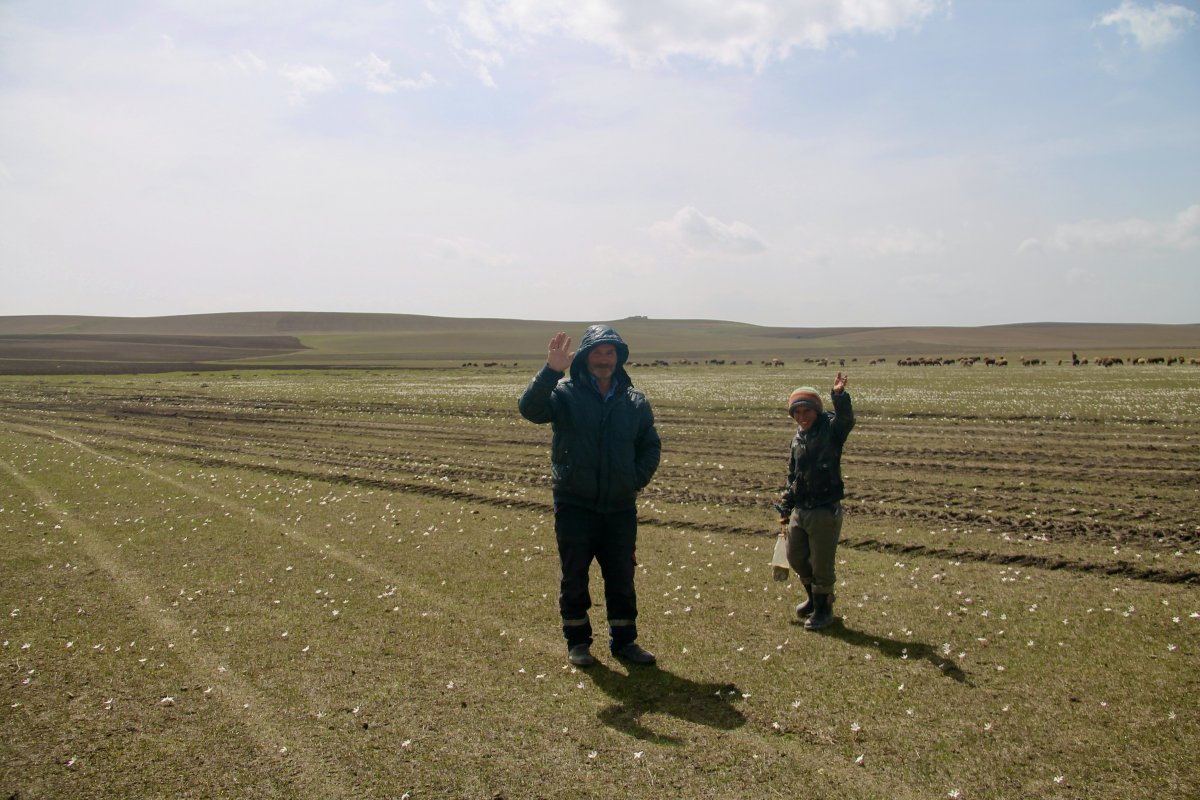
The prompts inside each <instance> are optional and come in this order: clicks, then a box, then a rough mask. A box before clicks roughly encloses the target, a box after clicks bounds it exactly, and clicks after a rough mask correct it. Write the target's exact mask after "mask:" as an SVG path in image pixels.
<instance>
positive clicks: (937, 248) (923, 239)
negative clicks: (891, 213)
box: [852, 225, 946, 258]
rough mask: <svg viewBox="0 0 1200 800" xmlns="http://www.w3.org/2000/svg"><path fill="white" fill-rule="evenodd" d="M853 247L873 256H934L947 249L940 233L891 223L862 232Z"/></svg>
mask: <svg viewBox="0 0 1200 800" xmlns="http://www.w3.org/2000/svg"><path fill="white" fill-rule="evenodd" d="M852 249H853V250H854V251H855V252H856V253H857V254H859V255H863V256H867V257H871V258H895V257H914V256H934V255H940V254H941V253H944V252H945V251H946V242H945V240H944V239H943V237H942V235H941V234H940V233H938V234H929V233H925V232H924V231H920V230H917V229H915V228H900V227H897V226H894V225H889V226H887V227H886V228H883V229H882V230H873V231H866V232H864V233H862V234H860V235H859V236H858V237H856V238H855V239H854V241H853V243H852Z"/></svg>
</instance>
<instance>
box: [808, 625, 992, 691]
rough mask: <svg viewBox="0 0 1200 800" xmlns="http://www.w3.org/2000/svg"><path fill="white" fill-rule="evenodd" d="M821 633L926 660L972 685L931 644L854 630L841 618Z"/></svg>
mask: <svg viewBox="0 0 1200 800" xmlns="http://www.w3.org/2000/svg"><path fill="white" fill-rule="evenodd" d="M792 624H793V625H803V624H804V623H802V622H793V623H792ZM822 633H824V634H825V635H826V636H832V637H834V638H835V639H841V640H842V641H843V642H846V643H847V644H852V645H855V646H857V647H870V648H873V649H876V650H878V651H879V652H880V653H882V654H883V655H885V656H887V657H889V658H898V659H908V660H910V661H913V660H918V659H919V660H921V661H928V662H929V663H930V664H932V665H933V666H935V667H937V668H938V669H939V670H940V671H941V673H942V674H943V675H945V676H946V677H947V678H953V679H954V680H956V681H958V682H959V683H963V684H966V685H967V686H973V685H974V684H972V683H971V681H970V680H969V679H968V678H967V674H966V673H965V672H963V671H962V668H961V667H959V666H958V664H957V663H955V661H954V659H953V658H950V656H948V655H942V654H941V653H939V652H938V651H937V649H936V648H935V647H933V646H932V645H928V644H925V643H923V642H900V641H897V640H895V639H888V638H887V637H886V636H876V635H874V634H870V633H865V632H863V631H856V630H854V629H853V628H847V627H846V626H845V624H843V622H842V621H841V620H838V621H837V622H836V623H835V624H834V625H831V626H830V627H828V628H826V629H825V630H823V631H822Z"/></svg>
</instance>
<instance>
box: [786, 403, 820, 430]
mask: <svg viewBox="0 0 1200 800" xmlns="http://www.w3.org/2000/svg"><path fill="white" fill-rule="evenodd" d="M792 419H794V420H796V424H797V425H799V426H800V430H802V431H804V432H805V433H808V429H809V428H811V427H812V426H813V423H814V422H816V421H817V412H816V411H815V410H813V409H811V408H809V407H808V406H796V410H795V411H793V412H792Z"/></svg>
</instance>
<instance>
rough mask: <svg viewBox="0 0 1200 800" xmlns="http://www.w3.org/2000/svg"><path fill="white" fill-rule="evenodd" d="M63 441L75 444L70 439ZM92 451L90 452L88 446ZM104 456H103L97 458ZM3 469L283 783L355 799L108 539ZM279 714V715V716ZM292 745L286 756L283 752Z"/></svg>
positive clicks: (3, 465) (314, 794) (308, 792)
mask: <svg viewBox="0 0 1200 800" xmlns="http://www.w3.org/2000/svg"><path fill="white" fill-rule="evenodd" d="M63 441H67V442H69V441H70V440H68V439H65V438H64V439H63ZM83 449H85V450H88V448H86V447H85V448H83ZM96 455H99V456H101V457H104V458H107V456H103V454H96ZM0 469H3V470H4V471H5V472H7V473H8V474H9V475H10V476H12V478H13V479H14V480H15V481H16V482H17V483H18V484H20V485H21V486H22V487H23V488H24V489H25V491H27V492H28V493H29V494H30V495H32V496H33V497H34V498H35V499H36V500H37V502H38V503H39V504H40V505H41V507H42V508H43V509H45V510H46V511H49V512H50V513H53V514H55V515H56V516H58V517H59V518H60V519H62V520H63V525H64V528H66V527H67V526H70V527H71V528H73V529H74V530H75V532H76V533H77V534H78V539H79V542H80V545H81V547H82V548H83V552H84V554H85V556H86V557H87V558H88V559H89V560H90V561H91V562H92V563H93V564H95V565H96V566H97V567H98V568H100V569H101V570H103V571H104V572H105V573H106V574H107V575H108V576H109V577H110V578H111V579H112V581H113V584H114V585H115V586H116V588H117V591H118V593H119V594H123V595H125V598H126V600H127V602H128V605H129V607H130V608H133V609H136V612H137V616H139V617H140V618H141V619H142V620H143V622H144V623H145V625H146V627H147V628H148V629H151V630H153V629H158V631H159V633H160V635H162V636H163V637H164V638H165V639H166V641H171V642H176V647H175V648H174V652H175V653H177V654H178V655H179V656H180V657H182V659H183V660H184V662H185V663H186V664H187V665H188V668H189V669H190V670H192V671H193V672H194V673H195V674H196V675H197V676H198V677H197V678H196V680H195V683H205V684H208V683H211V684H212V685H214V686H218V687H220V690H219V691H215V692H214V693H213V694H214V695H215V696H216V697H217V698H218V699H219V700H221V701H222V702H223V704H224V705H225V707H226V713H227V714H228V716H230V717H231V718H233V719H235V720H236V721H238V722H239V723H241V724H242V725H243V726H244V727H245V728H246V729H247V731H248V734H249V738H250V740H251V742H252V743H253V745H254V746H255V747H256V748H257V749H258V750H259V752H260V757H261V758H262V760H263V763H264V764H270V765H271V768H272V769H273V771H275V772H276V773H277V774H278V775H279V781H280V783H281V784H282V785H291V786H294V787H299V788H300V789H301V794H302V796H304V797H311V798H314V799H315V798H321V800H323V799H324V798H329V797H346V796H349V793H348V791H347V789H348V788H349V787H351V786H353V783H352V782H342V783H332V782H331V781H330V778H329V775H328V772H329V771H330V770H332V769H334V765H332V764H329V763H327V762H326V761H324V760H322V759H321V758H320V757H319V755H309V754H307V753H306V752H305V750H304V748H303V746H302V745H300V744H298V742H297V741H296V738H295V737H292V736H288V735H287V734H286V733H285V732H284V731H282V730H281V729H280V728H279V727H277V726H276V725H274V724H273V723H272V722H271V720H270V716H272V715H269V714H266V713H264V712H262V711H261V710H260V709H262V708H267V707H269V706H270V704H269V703H268V702H267V700H266V698H264V697H263V696H261V695H259V694H258V693H257V692H255V690H254V689H253V688H252V687H251V686H250V685H249V684H247V683H245V682H244V681H241V680H239V679H238V678H237V677H236V676H234V675H231V674H229V673H228V672H225V673H222V672H221V671H220V668H221V664H220V662H219V660H218V659H217V658H215V657H214V656H213V655H212V654H211V653H209V652H207V651H204V650H202V649H201V648H200V647H199V646H197V645H196V643H195V642H194V641H193V639H192V637H191V636H190V635H189V633H188V630H187V626H185V625H182V624H180V623H179V622H178V621H176V620H174V619H172V618H170V617H168V616H166V615H164V614H157V613H153V612H152V611H151V610H150V609H149V608H148V607H147V606H146V605H145V603H144V598H148V597H152V596H153V595H154V591H155V590H154V589H152V588H151V587H150V586H149V585H148V584H146V583H144V582H142V580H141V579H140V578H139V577H138V576H137V575H136V574H135V573H134V571H133V570H131V569H129V568H127V567H126V566H124V565H123V564H122V563H121V561H120V559H119V558H118V557H117V555H116V553H115V552H114V549H113V548H111V547H109V546H107V545H106V544H105V543H104V538H103V536H101V535H100V534H98V533H96V532H95V531H94V530H92V529H91V527H90V526H88V525H87V524H85V523H83V522H80V521H79V520H78V519H76V518H75V517H74V516H73V515H71V513H70V512H69V511H68V510H67V509H66V508H64V507H61V506H59V504H58V503H57V501H56V500H55V498H54V495H53V494H52V493H51V492H50V491H49V490H47V489H46V488H44V487H43V486H41V485H40V484H38V483H37V482H35V481H33V480H32V479H30V478H29V477H28V476H26V475H24V474H23V473H21V472H20V471H19V470H18V469H17V468H16V467H14V466H13V465H12V464H10V463H8V462H7V461H4V460H2V459H0ZM276 716H278V715H276ZM284 747H286V748H287V749H286V752H281V748H284Z"/></svg>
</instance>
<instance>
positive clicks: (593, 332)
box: [571, 325, 633, 386]
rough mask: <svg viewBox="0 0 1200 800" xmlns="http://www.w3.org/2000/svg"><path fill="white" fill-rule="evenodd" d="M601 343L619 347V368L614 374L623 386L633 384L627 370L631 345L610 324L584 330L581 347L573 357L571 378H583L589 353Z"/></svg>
mask: <svg viewBox="0 0 1200 800" xmlns="http://www.w3.org/2000/svg"><path fill="white" fill-rule="evenodd" d="M601 344H611V345H612V346H613V347H615V348H616V349H617V369H616V372H615V373H614V374H615V375H616V377H617V378H619V379H620V381H621V384H622V385H623V386H632V385H633V381H631V380H630V379H629V373H627V372H626V371H625V362H626V361H628V360H629V345H627V344H625V340H624V339H622V338H621V335H620V334H619V333H617V332H616V331H615V330H613V329H612V328H610V327H609V326H608V325H593V326H591V327H590V328H588V329H587V330H586V331H584V332H583V339H582V340H580V342H579V349H577V350H576V351H575V358H573V359H571V378H573V379H574V380H581V379H583V378H584V377H585V376H586V375H587V374H588V371H587V357H588V353H590V352H591V351H592V350H594V349H595V348H596V346H597V345H601Z"/></svg>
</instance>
